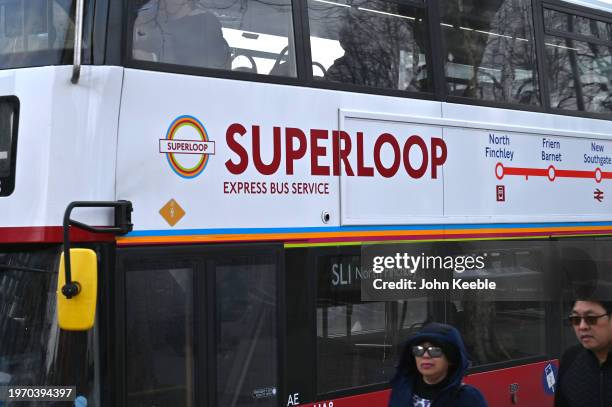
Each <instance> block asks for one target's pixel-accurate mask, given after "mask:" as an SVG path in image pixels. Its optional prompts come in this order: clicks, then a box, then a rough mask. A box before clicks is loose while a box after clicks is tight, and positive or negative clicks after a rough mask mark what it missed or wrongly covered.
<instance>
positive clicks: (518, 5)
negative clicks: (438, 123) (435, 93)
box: [440, 0, 540, 105]
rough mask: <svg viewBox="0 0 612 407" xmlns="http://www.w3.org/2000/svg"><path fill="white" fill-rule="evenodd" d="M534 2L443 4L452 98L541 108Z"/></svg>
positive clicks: (459, 1)
mask: <svg viewBox="0 0 612 407" xmlns="http://www.w3.org/2000/svg"><path fill="white" fill-rule="evenodd" d="M532 21H533V19H532V12H531V1H530V0H504V1H499V2H484V3H483V2H475V1H473V0H449V1H444V2H441V23H440V25H441V27H440V28H441V30H442V39H443V42H444V45H445V51H444V52H445V54H444V55H445V65H446V85H447V89H448V92H449V95H454V96H464V97H470V98H476V99H482V100H489V101H497V102H511V103H522V104H528V105H539V104H540V90H539V86H538V76H537V69H536V57H535V42H534V34H533V32H534V30H533V23H532Z"/></svg>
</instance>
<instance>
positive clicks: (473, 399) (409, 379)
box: [389, 323, 487, 407]
mask: <svg viewBox="0 0 612 407" xmlns="http://www.w3.org/2000/svg"><path fill="white" fill-rule="evenodd" d="M424 341H431V342H434V343H439V344H444V345H446V346H452V347H453V348H454V349H455V350H456V351H458V352H457V353H458V355H459V356H458V357H459V360H458V361H457V362H458V363H457V366H454V367H453V366H451V367H450V368H449V371H448V377H449V384H448V385H447V386H446V387H444V388H443V389H442V390H441V391H440V394H439V395H438V396H437V397H436V398H435V399H434V400H433V401H432V404H431V406H432V407H487V402H486V401H485V399H484V397H483V396H482V394H481V393H480V391H478V390H477V389H476V388H475V387H472V386H469V385H465V384H462V383H461V381H462V379H463V376H464V375H465V372H466V370H467V368H468V366H469V360H468V357H467V351H466V350H465V345H464V344H463V340H462V339H461V335H460V334H459V331H457V330H456V329H455V328H453V327H452V326H450V325H445V324H438V323H431V324H427V325H426V326H425V327H423V329H421V330H420V331H419V332H418V333H417V334H416V335H415V336H413V337H412V338H410V339H409V340H408V341H407V342H406V344H405V346H404V349H403V351H402V355H401V359H400V362H399V365H398V367H397V373H396V374H395V377H393V379H392V380H391V386H392V387H391V398H390V399H389V407H412V405H413V400H412V396H413V389H414V384H415V380H416V379H417V378H418V375H420V373H419V371H418V370H417V367H416V362H415V359H414V356H413V355H412V346H414V345H418V344H419V343H422V342H424ZM443 349H444V347H443ZM445 353H446V352H445ZM447 357H448V355H447Z"/></svg>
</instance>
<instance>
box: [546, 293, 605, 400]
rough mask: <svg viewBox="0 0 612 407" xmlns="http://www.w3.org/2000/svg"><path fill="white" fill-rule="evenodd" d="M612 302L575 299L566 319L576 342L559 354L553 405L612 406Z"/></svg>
mask: <svg viewBox="0 0 612 407" xmlns="http://www.w3.org/2000/svg"><path fill="white" fill-rule="evenodd" d="M611 314H612V302H611V301H582V300H577V301H575V302H574V305H573V307H572V311H571V313H570V316H569V321H570V323H571V324H572V326H573V327H574V333H575V334H576V337H577V338H578V341H579V342H580V344H579V345H576V346H573V347H571V348H569V349H568V350H567V351H566V352H565V354H564V355H563V356H562V357H561V363H560V366H559V375H558V379H557V389H556V392H555V407H609V406H612V357H609V354H610V353H611V352H610V351H611V350H612V315H611Z"/></svg>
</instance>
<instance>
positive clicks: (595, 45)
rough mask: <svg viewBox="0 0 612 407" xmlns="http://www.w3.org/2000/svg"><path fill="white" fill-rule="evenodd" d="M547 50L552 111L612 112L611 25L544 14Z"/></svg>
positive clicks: (545, 11)
mask: <svg viewBox="0 0 612 407" xmlns="http://www.w3.org/2000/svg"><path fill="white" fill-rule="evenodd" d="M544 26H545V30H546V36H545V38H544V50H545V55H546V58H547V64H546V66H547V68H548V73H547V75H546V77H547V78H548V86H549V89H550V105H551V107H552V108H557V109H567V110H580V111H588V112H594V113H609V112H611V111H612V94H611V91H612V88H611V87H612V54H611V51H610V50H611V47H612V25H611V24H610V23H608V22H604V21H599V20H595V19H591V18H587V17H582V16H576V15H571V14H567V13H562V12H559V11H556V10H548V9H546V10H544Z"/></svg>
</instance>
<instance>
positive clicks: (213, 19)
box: [132, 0, 231, 69]
mask: <svg viewBox="0 0 612 407" xmlns="http://www.w3.org/2000/svg"><path fill="white" fill-rule="evenodd" d="M132 56H133V58H134V59H138V60H144V61H153V62H164V63H169V64H177V65H187V66H196V67H203V68H214V69H230V61H231V59H230V49H229V46H228V44H227V41H226V40H225V38H223V31H222V30H221V23H220V22H219V19H218V18H217V16H215V15H214V14H213V13H211V12H209V11H207V10H206V9H205V8H204V7H202V6H201V5H200V3H199V2H198V1H195V0H150V1H149V2H147V3H146V4H145V5H143V6H142V7H141V8H140V9H139V10H138V14H137V16H136V20H135V21H134V36H133V46H132Z"/></svg>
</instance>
